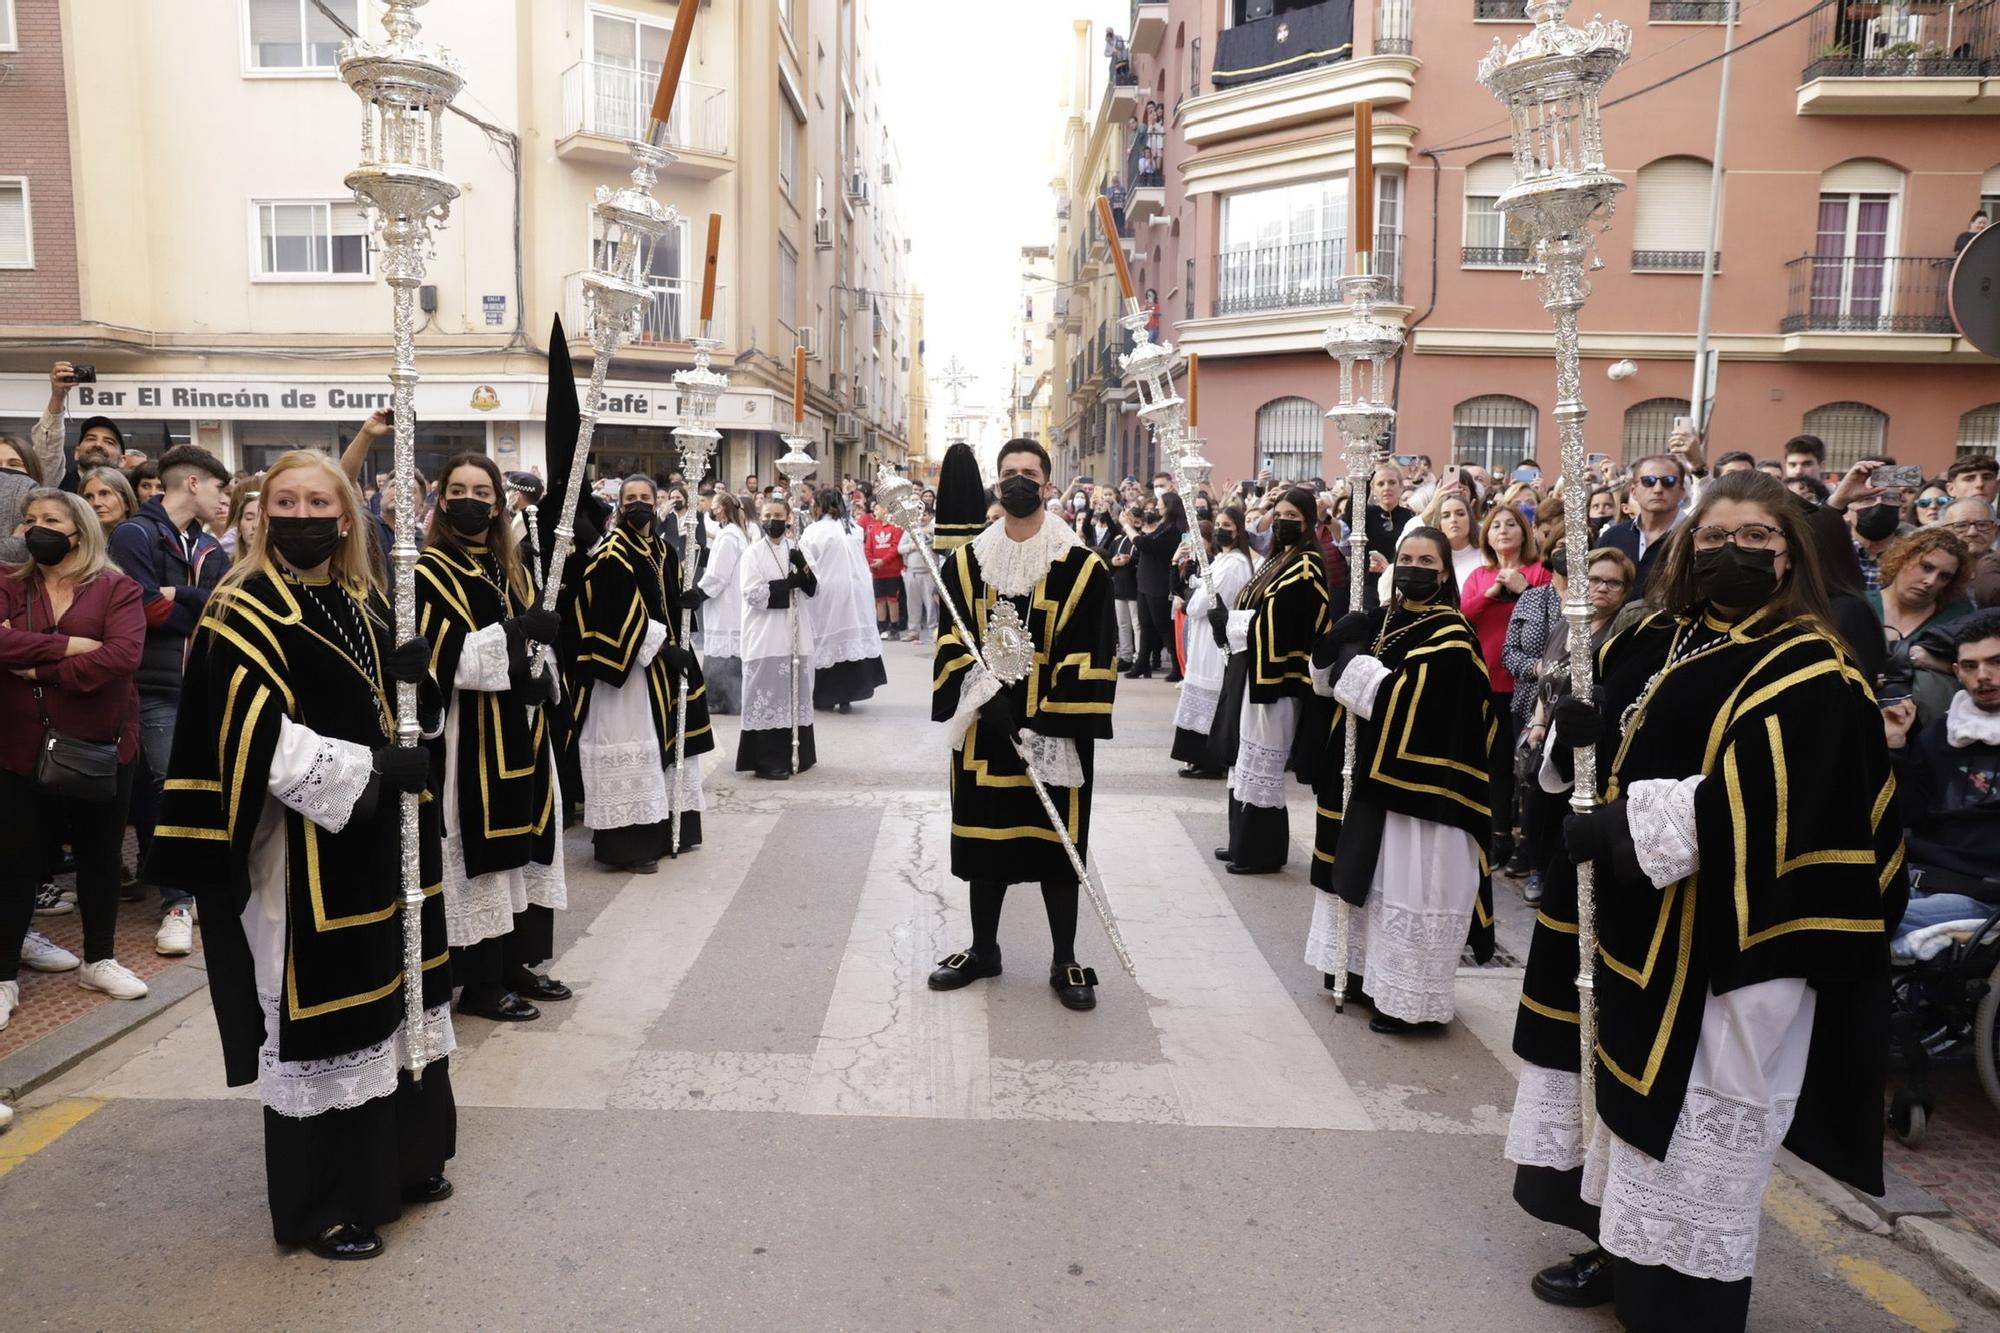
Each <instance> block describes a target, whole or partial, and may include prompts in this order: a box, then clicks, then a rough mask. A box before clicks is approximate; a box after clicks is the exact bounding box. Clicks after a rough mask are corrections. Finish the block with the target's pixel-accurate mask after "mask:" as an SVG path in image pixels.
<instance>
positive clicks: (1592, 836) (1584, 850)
mask: <svg viewBox="0 0 2000 1333" xmlns="http://www.w3.org/2000/svg"><path fill="white" fill-rule="evenodd" d="M1563 850H1564V851H1565V852H1567V853H1568V855H1569V859H1570V860H1571V861H1572V862H1573V863H1575V864H1577V865H1582V864H1583V863H1584V862H1585V861H1597V860H1602V861H1605V862H1607V863H1608V869H1609V870H1610V871H1611V874H1612V878H1613V879H1615V880H1618V881H1621V882H1625V883H1629V882H1631V881H1633V880H1638V879H1644V878H1645V872H1644V871H1642V870H1640V869H1639V852H1638V849H1637V848H1636V847H1634V846H1633V845H1632V825H1631V822H1630V821H1629V820H1627V819H1626V818H1625V802H1623V801H1612V802H1610V803H1609V804H1606V805H1600V806H1598V807H1597V808H1596V809H1594V810H1592V811H1591V812H1590V813H1589V814H1587V815H1578V814H1570V815H1565V816H1563Z"/></svg>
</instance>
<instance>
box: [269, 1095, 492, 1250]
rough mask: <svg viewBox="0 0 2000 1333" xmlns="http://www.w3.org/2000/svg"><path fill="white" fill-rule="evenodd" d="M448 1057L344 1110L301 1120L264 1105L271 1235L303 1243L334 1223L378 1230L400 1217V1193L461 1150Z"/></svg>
mask: <svg viewBox="0 0 2000 1333" xmlns="http://www.w3.org/2000/svg"><path fill="white" fill-rule="evenodd" d="M449 1064H450V1061H449V1060H439V1061H438V1062H437V1063H436V1064H433V1065H430V1066H428V1067H426V1068H425V1070H424V1077H423V1081H422V1082H417V1081H415V1080H413V1079H411V1077H410V1076H409V1074H408V1072H404V1073H402V1074H401V1075H399V1076H398V1078H397V1082H396V1091H395V1092H393V1093H391V1094H390V1095H389V1096H387V1097H377V1098H375V1099H373V1100H372V1101H367V1102H363V1103H362V1104H361V1105H360V1106H356V1107H351V1108H349V1109H347V1110H342V1111H327V1112H325V1113H323V1114H321V1115H315V1116H307V1117H304V1118H298V1117H294V1116H283V1115H279V1114H278V1113H277V1112H276V1111H273V1110H272V1109H271V1108H270V1107H268V1106H267V1107H265V1108H264V1175H265V1179H266V1181H267V1182H268V1185H269V1191H270V1200H271V1231H272V1234H273V1235H275V1236H276V1237H277V1240H278V1243H279V1244H280V1245H303V1244H305V1243H306V1242H307V1241H308V1240H310V1239H312V1238H313V1237H314V1236H317V1235H318V1234H319V1233H320V1232H322V1231H324V1230H326V1229H327V1228H328V1227H330V1226H333V1225H334V1224H335V1223H338V1222H351V1223H354V1224H356V1225H359V1226H364V1227H377V1226H380V1225H382V1224H383V1223H384V1222H393V1221H395V1220H396V1219H397V1218H398V1217H400V1216H402V1213H403V1192H404V1191H405V1190H407V1189H410V1188H412V1187H414V1186H417V1185H420V1184H422V1183H423V1182H424V1181H426V1180H429V1179H430V1178H431V1177H432V1176H441V1175H443V1174H444V1164H445V1163H446V1162H448V1161H450V1160H451V1158H452V1156H453V1155H454V1154H455V1153H456V1152H457V1151H458V1107H457V1104H456V1103H455V1102H454V1101H453V1100H452V1095H451V1070H450V1068H449V1067H448V1066H449Z"/></svg>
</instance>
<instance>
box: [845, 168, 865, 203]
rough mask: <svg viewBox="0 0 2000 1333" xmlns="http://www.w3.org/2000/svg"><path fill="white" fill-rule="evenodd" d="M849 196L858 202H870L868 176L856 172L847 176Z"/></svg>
mask: <svg viewBox="0 0 2000 1333" xmlns="http://www.w3.org/2000/svg"><path fill="white" fill-rule="evenodd" d="M847 197H848V198H849V199H852V200H853V201H854V202H855V203H857V204H865V203H867V202H868V178H867V177H866V176H864V175H862V174H861V173H860V172H858V171H857V172H855V173H854V174H853V175H852V176H849V177H848V178H847Z"/></svg>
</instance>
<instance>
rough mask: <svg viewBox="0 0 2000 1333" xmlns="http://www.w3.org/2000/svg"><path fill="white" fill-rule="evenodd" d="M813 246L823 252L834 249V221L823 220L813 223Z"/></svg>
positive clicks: (830, 219)
mask: <svg viewBox="0 0 2000 1333" xmlns="http://www.w3.org/2000/svg"><path fill="white" fill-rule="evenodd" d="M813 245H814V246H815V247H816V248H818V249H821V250H831V249H833V219H832V218H821V219H820V220H819V221H818V222H815V223H813Z"/></svg>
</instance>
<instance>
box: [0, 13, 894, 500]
mask: <svg viewBox="0 0 2000 1333" xmlns="http://www.w3.org/2000/svg"><path fill="white" fill-rule="evenodd" d="M328 8H330V9H331V10H332V11H333V12H334V14H336V15H337V16H339V18H340V19H341V22H342V23H344V24H346V25H348V26H350V27H353V28H356V29H358V30H360V31H362V32H370V33H374V32H379V28H378V26H377V25H378V24H379V18H380V7H379V5H378V4H376V3H373V0H367V2H364V0H328ZM866 10H867V5H866V0H705V3H703V7H702V11H701V13H700V15H699V16H698V19H697V23H696V26H695V30H694V41H693V46H692V48H691V49H690V52H689V56H688V62H687V66H686V71H685V75H684V80H683V83H682V85H681V90H680V95H679V98H678V100H677V102H676V104H675V109H674V116H673V121H672V124H671V134H670V142H671V145H672V147H673V149H674V151H675V153H676V155H677V160H676V161H675V162H674V163H673V164H672V165H671V166H669V167H668V168H666V170H665V171H664V172H663V173H662V175H661V179H660V181H659V183H658V185H657V186H656V187H655V193H656V194H657V195H658V197H659V198H661V199H662V200H663V201H665V202H667V203H669V204H671V205H672V206H673V207H674V208H675V209H676V210H677V211H678V213H679V215H680V222H679V224H678V226H677V227H676V229H675V230H674V231H672V232H671V233H670V234H669V236H668V239H667V241H666V243H665V244H663V245H662V246H661V247H660V249H659V251H658V253H657V255H656V256H655V261H654V263H653V265H652V272H651V273H650V274H649V283H650V285H651V287H652V290H653V299H652V300H651V302H650V303H649V304H648V305H647V306H646V307H645V308H644V310H643V312H642V319H641V332H640V335H639V336H638V337H637V338H636V339H635V340H634V341H633V342H632V343H631V344H630V345H628V346H627V347H626V348H625V349H624V350H623V351H622V352H621V353H620V354H619V356H618V357H617V358H616V360H615V361H614V362H613V363H612V365H611V367H610V373H609V377H608V380H607V393H606V402H605V410H604V412H603V414H602V417H601V423H600V425H599V427H598V433H597V449H598V453H597V460H598V462H597V468H598V470H600V471H603V472H632V471H648V472H664V471H666V470H667V469H668V468H670V467H673V466H676V465H677V462H678V458H677V454H676V452H675V450H674V448H673V442H672V438H671V434H670V431H671V428H672V427H673V425H674V424H676V422H677V420H678V417H677V413H678V396H677V394H676V392H675V390H674V388H673V384H672V379H671V377H672V375H673V372H674V371H676V370H678V369H682V368H684V367H686V366H687V365H689V364H691V362H692V346H691V343H690V339H691V338H692V337H693V336H694V334H695V332H696V329H695V322H696V316H697V314H698V310H697V301H698V291H699V282H700V273H701V267H702V254H701V252H700V247H701V245H702V242H703V238H704V237H705V233H706V225H705V224H706V218H707V215H708V214H709V213H710V212H716V213H720V214H721V215H722V217H723V222H724V226H723V231H722V244H721V255H720V280H719V285H720V295H719V299H718V303H717V311H716V323H715V328H714V333H715V336H716V337H718V338H719V339H720V340H721V341H722V343H723V347H722V350H721V352H720V353H718V355H717V357H716V363H717V365H718V367H719V368H720V369H721V370H723V371H725V372H726V373H728V374H729V376H730V380H731V384H730V389H729V391H728V393H727V394H726V395H725V396H724V398H723V400H722V402H721V404H720V406H719V409H718V422H717V424H718V426H719V428H720V429H722V431H723V433H724V445H723V453H722V456H721V458H720V459H719V460H718V469H719V470H720V471H722V472H723V473H724V474H725V475H732V476H733V478H734V479H735V480H738V481H740V480H741V478H742V477H743V476H746V475H749V474H752V473H755V474H757V475H759V476H760V477H764V478H767V479H768V478H769V477H770V475H771V473H772V468H771V463H772V461H773V460H775V458H776V457H777V455H778V454H780V453H782V452H784V448H785V446H784V445H783V444H782V443H780V442H779V439H778V436H779V435H780V434H781V433H782V432H785V431H788V430H789V429H790V427H791V392H790V391H791V364H792V351H793V348H794V347H795V346H796V345H797V344H798V343H800V342H802V341H803V342H805V343H806V345H807V346H808V347H809V349H810V351H811V354H812V358H813V360H812V365H813V372H812V375H811V390H810V393H809V402H808V409H807V434H808V435H809V436H811V437H812V438H813V439H814V440H815V442H816V443H815V449H814V452H815V453H816V454H817V455H818V456H819V457H820V458H822V459H823V460H826V462H827V464H828V466H829V467H830V468H840V469H843V470H847V471H858V470H861V469H863V468H865V467H872V466H873V465H874V464H875V463H876V462H878V461H884V460H888V461H900V460H901V459H902V457H903V455H904V454H905V452H906V451H907V447H908V440H909V432H910V383H911V381H910V379H909V375H910V373H911V371H910V368H909V364H908V363H907V361H906V359H907V358H911V357H912V356H913V350H914V340H915V330H914V320H913V317H912V314H911V309H910V305H911V303H910V300H909V295H910V292H911V288H912V284H911V283H910V281H909V279H908V269H909V253H910V241H909V238H908V236H907V235H906V234H904V232H903V231H902V230H901V227H900V224H899V223H898V221H897V216H896V205H895V195H894V184H893V181H894V173H895V168H896V166H897V165H898V162H897V158H896V155H895V149H894V145H893V142H892V141H891V139H890V137H889V136H888V134H887V130H886V127H885V126H884V125H883V123H882V118H881V114H880V110H879V104H878V101H877V97H876V91H877V89H878V88H879V78H878V76H877V73H876V71H875V69H874V66H873V64H872V60H871V56H870V53H869V50H868V33H869V26H868V19H867V13H866ZM674 14H675V6H674V5H673V4H672V3H667V2H666V0H615V2H614V0H605V3H596V0H479V2H478V3H476V4H474V3H463V2H460V0H444V2H442V3H435V4H430V5H427V6H425V7H424V9H423V10H422V11H421V13H420V17H421V18H422V20H423V21H424V23H425V32H426V35H427V36H428V37H430V38H431V39H433V40H435V41H437V42H439V43H440V44H442V45H443V46H445V47H447V48H448V49H449V50H451V51H452V53H453V54H454V55H455V56H457V58H458V59H459V60H460V61H461V62H462V64H463V65H464V68H465V74H466V86H465V90H464V92H463V93H462V94H461V95H460V97H459V99H458V102H457V104H456V107H457V110H458V111H460V112H463V113H464V115H462V116H461V115H454V116H452V117H449V118H447V120H446V121H445V129H444V134H445V143H446V161H447V164H448V170H449V171H450V172H451V173H452V174H453V175H454V177H455V178H456V179H457V180H458V182H459V184H460V187H461V189H462V191H463V194H462V195H461V197H460V199H459V200H458V202H457V203H456V204H455V205H454V207H453V209H452V214H451V218H450V220H449V222H448V223H447V225H446V226H445V227H444V229H443V230H441V231H440V232H439V233H438V236H437V244H436V252H435V254H434V255H433V256H432V258H431V260H430V263H429V267H428V272H427V275H426V276H427V280H428V284H429V285H428V286H427V288H426V290H425V292H424V294H423V301H422V305H423V314H424V324H423V327H422V331H421V332H420V334H419V336H418V368H419V370H420V372H421V373H422V376H423V379H422V382H421V384H420V386H419V389H418V416H419V453H420V460H421V463H422V464H423V465H425V466H427V467H431V468H434V467H435V466H436V465H437V464H438V463H440V462H441V461H442V460H443V459H444V458H445V457H447V456H448V455H449V454H451V453H453V452H456V451H457V450H460V449H483V450H485V451H486V452H488V453H490V454H492V455H493V456H494V457H495V458H496V459H497V460H498V461H499V462H500V463H501V465H502V466H503V467H531V466H537V465H539V464H540V463H541V462H542V460H543V459H544V457H545V453H544V442H543V438H542V425H541V415H542V410H543V403H544V380H545V367H546V352H545V348H546V343H547V339H548V337H549V333H550V327H551V319H552V316H554V315H557V314H560V315H561V316H562V319H563V324H564V328H565V332H566V334H567V337H568V340H569V349H568V350H569V351H570V353H571V355H572V357H573V359H574V362H575V364H576V367H577V374H578V378H579V381H582V380H585V379H587V378H588V376H589V374H590V370H591V357H592V353H591V348H590V344H589V342H588V340H587V338H586V336H585V335H586V318H585V316H586V311H585V307H584V302H583V298H582V293H583V287H582V274H583V272H584V271H585V270H586V269H587V268H588V267H589V265H590V262H591V221H592V217H591V212H590V208H591V204H592V202H593V200H594V196H595V191H596V190H597V188H598V187H599V186H600V185H605V184H610V185H614V186H615V185H617V184H620V183H622V182H623V180H624V178H625V177H626V176H627V175H628V174H629V172H630V170H631V167H632V161H631V158H630V155H629V152H628V150H627V141H628V140H629V139H631V138H632V137H634V136H636V135H639V134H642V133H644V131H645V129H646V121H647V113H648V109H649V107H650V103H651V98H652V90H653V87H654V85H655V83H656V82H657V79H658V74H659V69H660V65H661V62H662V59H663V57H664V54H665V51H666V46H667V41H668V35H669V33H670V31H671V28H672V24H673V21H674ZM7 36H11V37H13V38H14V41H13V45H14V46H15V47H17V48H18V49H17V50H14V51H8V50H5V49H4V48H5V46H6V45H7V43H5V42H0V65H7V64H13V65H16V66H17V67H18V68H19V69H20V70H21V71H23V72H26V71H30V70H32V71H33V77H32V78H26V77H11V78H0V429H17V430H19V429H25V428H26V426H27V424H28V423H29V422H31V421H32V419H33V418H34V417H35V416H36V415H37V414H38V413H39V412H40V410H41V407H42V403H43V400H44V399H45V398H46V396H47V383H46V378H45V377H46V375H47V371H48V363H49V362H50V360H52V359H54V358H57V357H62V358H66V359H70V360H74V361H84V362H92V363H94V364H95V365H96V366H97V368H98V372H99V374H98V383H97V385H96V386H94V387H89V388H85V387H79V388H78V389H77V391H76V393H75V395H74V397H73V399H72V408H73V411H75V412H76V413H77V414H79V415H81V414H88V413H90V412H93V411H104V412H106V413H108V414H110V415H112V416H114V417H116V418H117V419H118V420H119V421H120V422H121V424H123V425H124V426H125V427H126V431H127V435H128V437H129V438H131V439H132V440H133V441H134V442H135V443H137V444H139V445H140V446H141V447H143V448H146V449H148V450H151V451H155V452H157V451H158V450H160V449H162V448H164V447H167V446H169V445H171V444H173V443H176V442H180V441H186V440H192V441H195V442H198V443H201V444H203V445H205V446H207V447H209V448H211V449H212V450H214V451H215V452H216V453H218V454H219V455H221V456H222V457H223V458H225V459H226V460H228V461H229V462H231V463H232V464H233V465H235V466H239V467H245V468H254V467H258V466H261V465H263V464H266V463H268V462H269V461H270V460H271V459H272V458H275V457H276V456H277V455H278V454H279V453H281V452H282V451H283V450H285V449H288V448H293V447H296V446H299V445H310V446H319V447H328V448H331V447H337V446H338V445H339V444H340V443H341V442H343V441H344V440H345V439H346V438H347V436H348V435H349V434H350V433H351V432H352V430H353V429H354V428H355V426H356V425H357V424H358V423H359V421H360V420H361V418H362V417H363V416H365V415H366V413H367V412H368V411H369V410H372V408H373V407H375V406H377V405H379V404H381V403H382V402H383V401H385V399H384V395H385V394H386V393H387V384H386V380H385V376H386V372H387V369H388V366H389V356H388V336H389V335H388V314H389V301H388V294H387V292H386V290H385V289H384V287H383V285H382V283H381V282H380V280H379V277H378V276H377V274H376V273H375V272H374V256H373V254H372V251H371V239H370V237H369V235H368V230H367V219H366V217H365V215H364V214H363V212H362V211H361V210H360V209H359V208H358V207H357V206H356V205H355V204H354V203H353V202H352V200H351V199H349V198H347V197H344V195H343V190H342V187H341V183H340V182H341V178H342V177H343V175H345V173H346V172H347V171H348V170H350V169H351V167H352V166H353V164H354V163H355V162H356V161H357V160H358V158H359V156H360V138H359V130H360V123H361V117H360V114H359V108H358V107H357V105H356V104H355V101H354V97H353V95H352V94H351V93H350V92H349V91H348V90H347V88H346V87H345V85H344V84H342V83H341V81H340V79H339V75H338V71H337V68H336V64H337V61H338V51H339V46H340V42H341V40H342V36H343V34H342V32H341V28H340V25H339V24H335V23H333V22H330V21H328V20H327V18H326V17H325V16H324V15H323V14H322V13H321V12H320V11H319V9H318V8H317V7H316V6H314V5H313V4H310V3H306V2H305V0H211V2H210V3H204V4H200V5H171V6H168V5H159V4H154V3H150V2H149V0H0V37H7ZM65 88H66V89H67V92H66V93H65ZM196 93H198V95H194V94H196ZM50 108H54V109H55V113H56V114H55V119H54V120H53V123H52V127H41V128H34V127H32V126H30V127H28V128H24V126H28V118H30V117H32V116H38V115H39V116H44V117H46V116H47V114H48V112H49V109H50ZM65 137H66V147H65V148H63V149H62V150H61V151H58V152H50V151H47V148H48V145H49V144H51V143H56V144H62V143H63V142H64V138H65ZM72 196H73V203H72ZM17 199H22V200H25V201H27V204H26V210H25V211H26V213H27V216H28V217H30V218H31V220H32V224H33V230H32V238H33V239H32V246H31V247H24V246H23V245H22V243H21V242H20V241H18V240H15V239H13V238H14V237H15V235H16V230H17V229H15V228H14V224H12V223H11V222H10V219H11V218H12V217H15V216H17V215H18V214H19V213H20V212H22V211H23V210H22V209H21V207H20V205H18V204H16V203H15V202H14V201H15V200H17ZM10 209H11V210H13V211H10ZM72 238H73V251H72V250H71V248H70V246H69V245H68V244H67V242H69V241H70V240H71V239H72ZM17 261H19V262H17ZM65 287H67V288H68V289H69V293H70V294H69V296H68V297H67V303H65V298H64V296H63V291H64V289H65ZM385 462H386V460H385Z"/></svg>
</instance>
